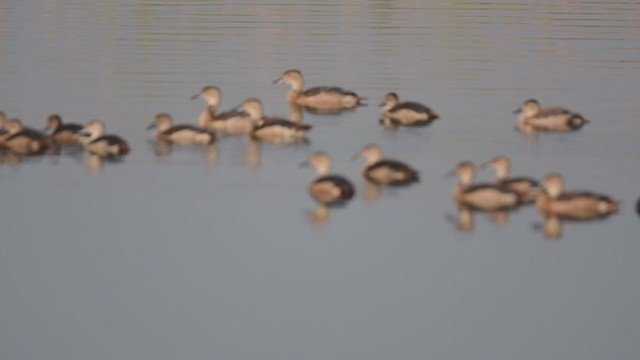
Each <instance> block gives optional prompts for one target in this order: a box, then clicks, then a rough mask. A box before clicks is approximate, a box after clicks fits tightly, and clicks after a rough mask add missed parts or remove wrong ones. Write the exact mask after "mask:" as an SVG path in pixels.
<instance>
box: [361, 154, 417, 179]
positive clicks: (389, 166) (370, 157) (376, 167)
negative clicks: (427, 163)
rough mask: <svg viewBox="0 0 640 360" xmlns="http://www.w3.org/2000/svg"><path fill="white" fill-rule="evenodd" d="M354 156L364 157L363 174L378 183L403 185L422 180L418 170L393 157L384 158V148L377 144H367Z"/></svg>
mask: <svg viewBox="0 0 640 360" xmlns="http://www.w3.org/2000/svg"><path fill="white" fill-rule="evenodd" d="M354 157H360V158H362V159H364V167H363V168H362V176H363V177H364V178H365V179H366V180H367V181H369V182H371V183H374V184H376V185H392V186H401V185H409V184H412V183H416V182H419V181H420V176H419V173H418V171H417V170H415V169H413V168H411V167H410V166H409V165H407V164H405V163H403V162H400V161H397V160H391V159H384V158H383V155H382V149H381V148H380V146H378V145H376V144H369V145H366V146H364V147H363V148H362V150H360V152H358V153H357V154H356V155H354Z"/></svg>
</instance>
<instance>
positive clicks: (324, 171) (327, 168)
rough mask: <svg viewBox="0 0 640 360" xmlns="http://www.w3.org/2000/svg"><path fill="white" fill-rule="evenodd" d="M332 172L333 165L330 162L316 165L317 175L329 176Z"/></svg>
mask: <svg viewBox="0 0 640 360" xmlns="http://www.w3.org/2000/svg"><path fill="white" fill-rule="evenodd" d="M330 172H331V165H329V164H320V165H316V174H317V177H322V176H327V175H329V173H330Z"/></svg>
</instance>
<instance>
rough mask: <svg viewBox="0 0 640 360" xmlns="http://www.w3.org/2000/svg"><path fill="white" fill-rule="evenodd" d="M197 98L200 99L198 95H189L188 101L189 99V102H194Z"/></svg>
mask: <svg viewBox="0 0 640 360" xmlns="http://www.w3.org/2000/svg"><path fill="white" fill-rule="evenodd" d="M198 98H200V93H197V94H195V95H191V96H190V97H189V99H191V100H195V99H198Z"/></svg>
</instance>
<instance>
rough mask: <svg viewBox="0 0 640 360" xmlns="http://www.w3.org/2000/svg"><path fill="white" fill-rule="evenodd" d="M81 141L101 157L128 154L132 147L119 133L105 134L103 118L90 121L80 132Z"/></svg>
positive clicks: (89, 150)
mask: <svg viewBox="0 0 640 360" xmlns="http://www.w3.org/2000/svg"><path fill="white" fill-rule="evenodd" d="M79 135H80V137H79V141H80V143H81V144H82V145H83V146H84V148H85V150H87V151H88V152H89V153H90V154H93V155H97V156H100V157H113V156H122V155H127V154H128V153H129V152H130V151H131V148H130V147H129V144H128V143H127V141H126V140H124V139H123V138H121V137H120V136H117V135H112V134H105V125H104V122H102V120H91V121H89V122H88V123H87V124H86V125H85V126H84V127H83V128H82V130H80V132H79Z"/></svg>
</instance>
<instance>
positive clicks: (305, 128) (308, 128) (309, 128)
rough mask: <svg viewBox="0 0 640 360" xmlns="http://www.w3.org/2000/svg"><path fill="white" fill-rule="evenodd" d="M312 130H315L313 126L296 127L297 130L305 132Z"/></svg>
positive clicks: (302, 125) (299, 125)
mask: <svg viewBox="0 0 640 360" xmlns="http://www.w3.org/2000/svg"><path fill="white" fill-rule="evenodd" d="M311 128H313V126H312V125H309V124H298V125H296V127H295V130H296V131H302V132H305V131H309V130H311Z"/></svg>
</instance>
